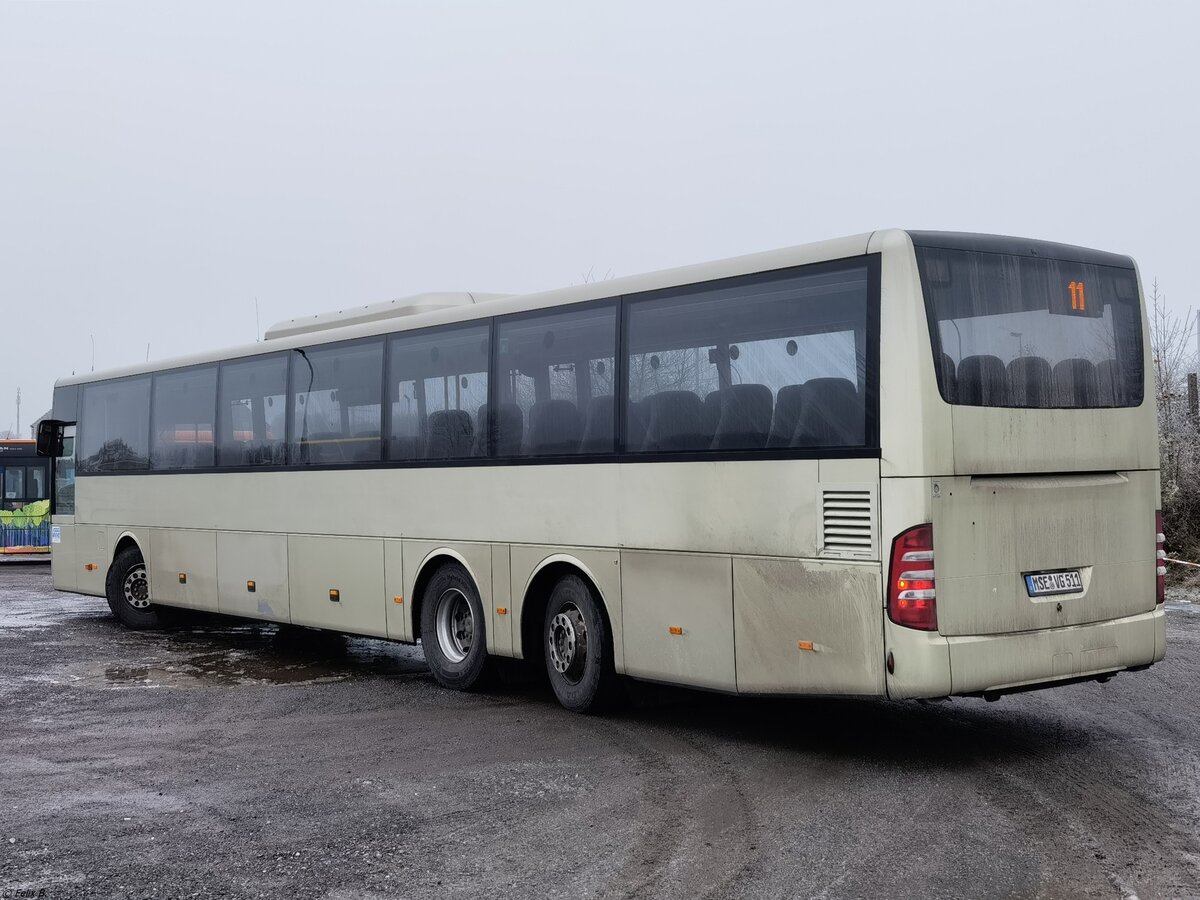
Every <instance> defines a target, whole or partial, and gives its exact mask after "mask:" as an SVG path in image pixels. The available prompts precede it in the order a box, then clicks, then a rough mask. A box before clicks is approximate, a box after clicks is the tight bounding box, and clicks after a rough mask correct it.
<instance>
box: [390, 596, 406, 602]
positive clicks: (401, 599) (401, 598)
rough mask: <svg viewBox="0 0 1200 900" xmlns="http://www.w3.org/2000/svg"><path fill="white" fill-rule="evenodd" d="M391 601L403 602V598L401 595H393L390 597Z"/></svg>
mask: <svg viewBox="0 0 1200 900" xmlns="http://www.w3.org/2000/svg"><path fill="white" fill-rule="evenodd" d="M392 602H393V603H403V602H404V598H403V597H393V598H392Z"/></svg>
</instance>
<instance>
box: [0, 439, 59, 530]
mask: <svg viewBox="0 0 1200 900" xmlns="http://www.w3.org/2000/svg"><path fill="white" fill-rule="evenodd" d="M49 550H50V463H49V461H48V460H46V459H43V458H41V457H39V456H38V455H37V449H36V446H35V444H34V442H33V441H26V440H0V553H48V552H49Z"/></svg>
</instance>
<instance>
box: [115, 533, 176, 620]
mask: <svg viewBox="0 0 1200 900" xmlns="http://www.w3.org/2000/svg"><path fill="white" fill-rule="evenodd" d="M104 595H105V597H106V598H107V599H108V608H109V609H111V610H112V614H113V615H114V616H116V618H117V621H118V622H120V623H121V624H122V625H124V626H125V627H126V628H129V629H132V630H134V631H141V630H144V629H147V628H158V627H160V626H161V625H162V618H161V616H160V615H159V611H158V610H157V609H156V608H155V607H154V605H153V604H152V603H151V602H150V577H149V575H148V574H147V573H146V562H145V560H143V559H142V551H141V550H139V549H138V548H137V547H134V546H129V547H126V548H125V549H124V550H121V551H120V552H119V553H118V554H117V555H116V558H115V559H113V561H112V565H111V566H109V567H108V575H107V576H106V577H105V579H104Z"/></svg>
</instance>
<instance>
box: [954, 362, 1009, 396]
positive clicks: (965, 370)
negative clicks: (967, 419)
mask: <svg viewBox="0 0 1200 900" xmlns="http://www.w3.org/2000/svg"><path fill="white" fill-rule="evenodd" d="M958 402H959V403H963V404H966V405H967V406H1005V405H1007V403H1008V371H1007V370H1006V369H1005V368H1004V363H1003V362H1001V361H1000V357H998V356H985V355H979V356H968V357H966V358H965V359H963V361H962V362H960V363H959V364H958Z"/></svg>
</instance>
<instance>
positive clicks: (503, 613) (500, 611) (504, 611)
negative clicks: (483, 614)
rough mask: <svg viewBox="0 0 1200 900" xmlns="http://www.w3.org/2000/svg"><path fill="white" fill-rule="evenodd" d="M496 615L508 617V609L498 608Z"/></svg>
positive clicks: (504, 607)
mask: <svg viewBox="0 0 1200 900" xmlns="http://www.w3.org/2000/svg"><path fill="white" fill-rule="evenodd" d="M496 615H498V616H507V615H508V607H507V606H497V607H496Z"/></svg>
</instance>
